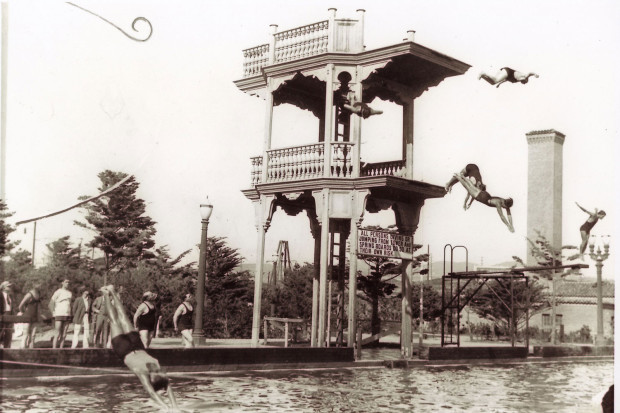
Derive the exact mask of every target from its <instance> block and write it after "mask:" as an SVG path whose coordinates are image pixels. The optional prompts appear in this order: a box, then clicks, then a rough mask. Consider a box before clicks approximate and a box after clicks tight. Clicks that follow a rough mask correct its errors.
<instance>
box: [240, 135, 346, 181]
mask: <svg viewBox="0 0 620 413" xmlns="http://www.w3.org/2000/svg"><path fill="white" fill-rule="evenodd" d="M353 146H354V144H353V143H351V142H332V143H331V144H330V148H331V161H330V166H329V175H328V176H329V177H332V178H351V177H352V173H353V164H352V163H351V162H352V160H351V159H352V157H351V154H352V150H353ZM324 152H325V145H324V144H323V143H315V144H311V145H301V146H292V147H289V148H281V149H271V150H269V151H267V165H268V167H267V180H266V182H268V183H269V182H285V181H297V180H302V179H313V178H322V177H324V176H325V173H324V171H325V169H324V168H325V153H324ZM250 161H251V163H252V169H251V176H250V180H251V184H252V187H254V186H256V185H257V184H259V183H262V182H263V180H262V176H263V157H262V156H255V157H253V158H250Z"/></svg>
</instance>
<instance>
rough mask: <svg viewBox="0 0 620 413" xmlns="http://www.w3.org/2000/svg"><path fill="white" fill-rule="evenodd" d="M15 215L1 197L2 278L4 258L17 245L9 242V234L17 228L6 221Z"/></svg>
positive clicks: (0, 252) (0, 262) (0, 271)
mask: <svg viewBox="0 0 620 413" xmlns="http://www.w3.org/2000/svg"><path fill="white" fill-rule="evenodd" d="M11 216H13V213H12V212H8V206H7V204H6V203H5V202H4V200H2V199H0V278H2V279H4V276H5V274H4V265H3V264H4V261H3V260H2V258H4V257H5V255H6V254H8V253H9V252H10V251H11V249H12V248H13V247H14V246H15V245H16V244H15V243H12V242H9V234H10V233H11V232H13V231H15V228H14V227H12V226H11V225H10V224H7V222H6V221H5V220H6V219H7V218H10V217H11Z"/></svg>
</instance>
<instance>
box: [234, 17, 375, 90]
mask: <svg viewBox="0 0 620 413" xmlns="http://www.w3.org/2000/svg"><path fill="white" fill-rule="evenodd" d="M330 12H331V16H330V18H329V19H328V20H323V21H320V22H316V23H312V24H308V25H305V26H301V27H296V28H293V29H290V30H285V31H282V32H277V28H278V26H277V25H271V27H272V34H271V39H270V43H265V44H261V45H259V46H255V47H251V48H248V49H245V50H243V78H244V79H245V78H250V77H254V76H260V75H262V69H263V67H265V66H269V65H274V64H279V63H285V62H289V61H292V60H299V59H303V58H306V57H311V56H316V55H320V54H323V53H332V52H339V53H359V52H362V51H363V50H364V40H363V39H364V27H363V23H364V10H361V9H360V10H358V11H357V13H358V18H357V19H336V9H330Z"/></svg>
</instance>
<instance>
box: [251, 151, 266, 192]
mask: <svg viewBox="0 0 620 413" xmlns="http://www.w3.org/2000/svg"><path fill="white" fill-rule="evenodd" d="M250 162H252V170H251V172H250V179H251V181H252V187H255V186H256V184H258V183H260V180H261V175H262V173H263V157H262V156H254V157H253V158H250Z"/></svg>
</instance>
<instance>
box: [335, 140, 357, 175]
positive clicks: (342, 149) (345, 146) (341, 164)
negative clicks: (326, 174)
mask: <svg viewBox="0 0 620 413" xmlns="http://www.w3.org/2000/svg"><path fill="white" fill-rule="evenodd" d="M331 148H332V158H331V167H330V172H331V176H332V177H334V178H351V173H352V172H353V165H352V164H351V152H352V150H353V143H351V142H332V143H331Z"/></svg>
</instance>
